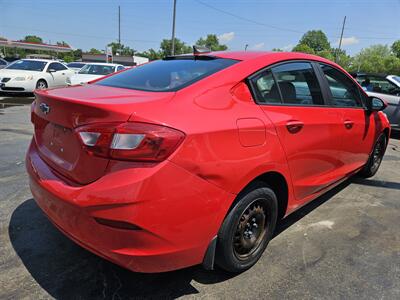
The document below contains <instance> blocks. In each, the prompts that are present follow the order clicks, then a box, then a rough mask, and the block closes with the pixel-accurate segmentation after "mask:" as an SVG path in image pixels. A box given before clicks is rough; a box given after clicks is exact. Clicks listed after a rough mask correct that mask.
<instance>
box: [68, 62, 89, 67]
mask: <svg viewBox="0 0 400 300" xmlns="http://www.w3.org/2000/svg"><path fill="white" fill-rule="evenodd" d="M84 65H85V64H83V63H69V64H68V65H67V67H68V68H82V67H83V66H84Z"/></svg>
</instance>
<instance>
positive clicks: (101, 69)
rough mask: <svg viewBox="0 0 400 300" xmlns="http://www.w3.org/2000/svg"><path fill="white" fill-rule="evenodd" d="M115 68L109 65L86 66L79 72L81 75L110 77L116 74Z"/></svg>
mask: <svg viewBox="0 0 400 300" xmlns="http://www.w3.org/2000/svg"><path fill="white" fill-rule="evenodd" d="M114 70H115V66H107V65H92V64H90V65H86V66H84V67H83V68H82V69H80V70H79V72H78V73H79V74H90V75H108V74H111V73H114Z"/></svg>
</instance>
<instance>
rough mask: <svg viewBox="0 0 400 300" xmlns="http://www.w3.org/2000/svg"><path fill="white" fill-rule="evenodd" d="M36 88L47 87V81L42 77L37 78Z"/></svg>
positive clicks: (42, 88)
mask: <svg viewBox="0 0 400 300" xmlns="http://www.w3.org/2000/svg"><path fill="white" fill-rule="evenodd" d="M36 89H37V90H44V89H47V82H46V81H45V80H43V79H40V80H38V82H37V83H36Z"/></svg>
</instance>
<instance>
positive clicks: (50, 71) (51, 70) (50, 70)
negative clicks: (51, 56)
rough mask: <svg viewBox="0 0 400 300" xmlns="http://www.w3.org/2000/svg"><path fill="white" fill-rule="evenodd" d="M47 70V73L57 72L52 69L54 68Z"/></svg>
mask: <svg viewBox="0 0 400 300" xmlns="http://www.w3.org/2000/svg"><path fill="white" fill-rule="evenodd" d="M47 72H49V73H54V72H57V71H56V70H54V69H48V70H47Z"/></svg>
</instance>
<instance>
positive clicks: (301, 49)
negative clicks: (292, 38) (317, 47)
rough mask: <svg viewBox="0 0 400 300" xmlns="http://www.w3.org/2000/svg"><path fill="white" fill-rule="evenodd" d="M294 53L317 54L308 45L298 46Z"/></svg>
mask: <svg viewBox="0 0 400 300" xmlns="http://www.w3.org/2000/svg"><path fill="white" fill-rule="evenodd" d="M292 51H293V52H303V53H308V54H315V51H314V50H313V49H312V48H311V47H310V46H308V45H306V44H297V45H296V46H295V47H294V48H293V49H292Z"/></svg>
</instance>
